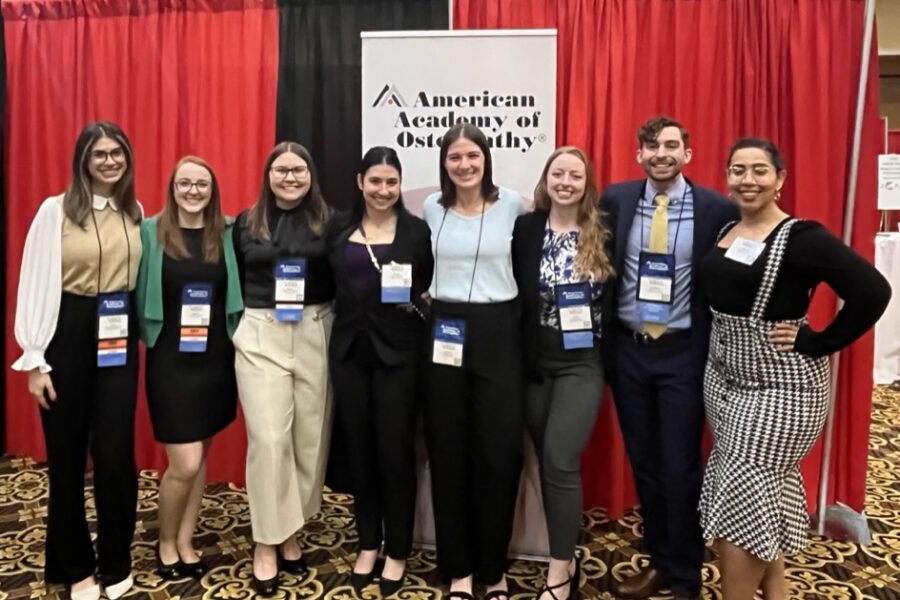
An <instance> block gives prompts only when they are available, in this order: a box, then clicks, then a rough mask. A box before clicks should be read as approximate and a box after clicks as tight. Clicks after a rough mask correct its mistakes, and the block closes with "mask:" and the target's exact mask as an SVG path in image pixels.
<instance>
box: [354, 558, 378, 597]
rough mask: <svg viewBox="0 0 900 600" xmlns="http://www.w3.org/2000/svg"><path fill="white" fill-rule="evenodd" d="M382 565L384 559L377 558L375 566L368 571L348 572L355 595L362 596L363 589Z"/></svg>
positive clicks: (372, 579)
mask: <svg viewBox="0 0 900 600" xmlns="http://www.w3.org/2000/svg"><path fill="white" fill-rule="evenodd" d="M383 565H384V561H383V560H381V559H380V558H379V559H376V560H375V566H374V567H372V570H371V571H369V572H368V573H357V572H355V571H351V572H350V585H351V586H353V591H354V592H356V595H357V596H362V593H363V590H364V589H365V588H366V587H368V585H369V584H370V583H372V582H373V581H374V580H375V574H376V573H380V572H381V568H382V566H383Z"/></svg>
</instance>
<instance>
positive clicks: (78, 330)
mask: <svg viewBox="0 0 900 600" xmlns="http://www.w3.org/2000/svg"><path fill="white" fill-rule="evenodd" d="M131 306H132V312H131V315H130V317H129V327H130V329H131V330H130V332H129V340H128V362H127V364H126V365H125V366H121V367H105V368H98V367H97V333H96V327H97V299H96V298H94V297H85V296H75V295H73V294H63V296H62V304H61V306H60V311H59V321H58V323H57V326H56V333H55V334H54V336H53V340H52V341H51V342H50V346H49V347H48V348H47V352H46V353H45V356H46V358H47V362H48V363H49V364H50V366H51V367H52V369H53V370H52V371H51V372H50V379H51V380H52V381H53V387H54V388H55V389H56V402H50V410H43V409H42V410H41V423H42V425H43V429H44V439H45V441H46V444H47V462H48V471H49V475H50V502H49V507H48V516H47V544H46V566H45V577H46V579H47V581H49V582H54V583H72V582H75V581H79V580H81V579H84V578H86V577H88V576H89V575H91V574H93V573H94V572H95V571H96V572H98V573H99V576H100V579H101V581H103V582H104V584H111V583H116V582H119V581H121V580H123V579H125V578H126V577H127V576H128V575H129V573H130V572H131V540H132V537H133V536H134V527H135V516H136V510H137V470H136V468H135V462H134V408H135V402H136V399H137V380H138V348H137V318H136V314H135V312H134V310H133V306H134V303H133V302H132V303H131ZM88 452H90V453H91V458H92V459H93V464H94V498H95V502H96V508H97V553H96V556H95V554H94V548H93V545H92V544H91V536H90V532H89V531H88V524H87V518H86V516H85V506H84V500H85V493H84V473H85V467H86V463H87V454H88Z"/></svg>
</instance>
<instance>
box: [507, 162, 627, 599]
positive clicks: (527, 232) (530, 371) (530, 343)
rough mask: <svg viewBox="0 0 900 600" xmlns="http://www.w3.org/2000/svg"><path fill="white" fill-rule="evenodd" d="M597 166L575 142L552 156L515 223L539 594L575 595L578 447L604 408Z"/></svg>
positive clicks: (603, 232) (602, 239)
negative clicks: (543, 574) (541, 527)
mask: <svg viewBox="0 0 900 600" xmlns="http://www.w3.org/2000/svg"><path fill="white" fill-rule="evenodd" d="M596 198H597V186H596V184H595V183H594V173H593V168H592V167H591V163H590V161H589V160H588V158H587V156H585V154H584V152H582V151H581V150H579V149H578V148H575V147H573V146H565V147H563V148H559V149H558V150H556V151H555V152H554V153H553V154H551V155H550V158H549V159H548V160H547V163H546V165H545V166H544V171H543V173H542V174H541V179H540V181H539V182H538V184H537V187H536V188H535V191H534V206H535V210H534V212H532V213H529V214H526V215H522V216H521V217H519V218H518V220H517V221H516V225H515V228H514V230H513V241H512V257H513V273H514V275H515V278H516V283H517V285H518V286H519V298H520V299H521V301H522V340H523V346H524V355H525V372H526V376H527V378H528V385H527V392H526V397H525V420H526V425H527V427H528V430H529V433H530V434H531V437H532V440H533V441H534V445H535V449H536V450H537V453H538V458H539V462H540V466H541V488H542V492H543V497H544V513H545V516H546V518H547V531H548V533H549V535H550V566H549V568H548V570H547V579H546V583H545V585H544V587H543V588H542V589H541V591H540V592H539V593H538V599H539V600H548V599H553V600H565V599H566V598H573V597H575V596H576V595H577V593H578V580H579V575H580V568H579V567H580V565H579V561H578V557H577V556H576V553H575V543H576V540H577V538H578V528H579V525H580V522H581V474H580V469H581V453H582V451H583V450H584V447H585V445H586V444H587V442H588V439H589V438H590V435H591V431H592V430H593V428H594V421H595V420H596V418H597V411H598V409H599V408H600V400H601V398H602V394H603V386H604V376H603V368H602V366H601V360H600V340H601V335H600V334H601V330H600V318H601V310H600V308H601V301H602V292H603V282H604V281H606V280H607V279H608V278H609V277H611V276H612V273H613V269H612V265H611V263H610V260H609V254H608V252H607V247H606V245H607V242H608V240H609V237H610V234H609V229H608V228H607V226H606V225H605V223H604V222H603V221H602V219H601V214H600V211H599V209H598V208H597V205H596V202H595V199H596Z"/></svg>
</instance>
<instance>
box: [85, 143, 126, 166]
mask: <svg viewBox="0 0 900 600" xmlns="http://www.w3.org/2000/svg"><path fill="white" fill-rule="evenodd" d="M110 159H111V160H112V161H113V162H117V163H120V162H122V161H123V160H125V149H124V148H122V147H121V146H119V147H118V148H113V149H112V150H91V160H92V161H94V162H97V163H105V162H106V161H107V160H110Z"/></svg>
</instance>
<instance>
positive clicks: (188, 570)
mask: <svg viewBox="0 0 900 600" xmlns="http://www.w3.org/2000/svg"><path fill="white" fill-rule="evenodd" d="M181 572H182V573H184V574H185V575H187V576H188V577H192V578H194V579H203V576H204V575H206V574H207V573H208V572H209V565H208V564H207V563H206V561H204V560H203V559H202V558H199V557H198V559H197V562H192V563H186V562H184V561H181Z"/></svg>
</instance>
